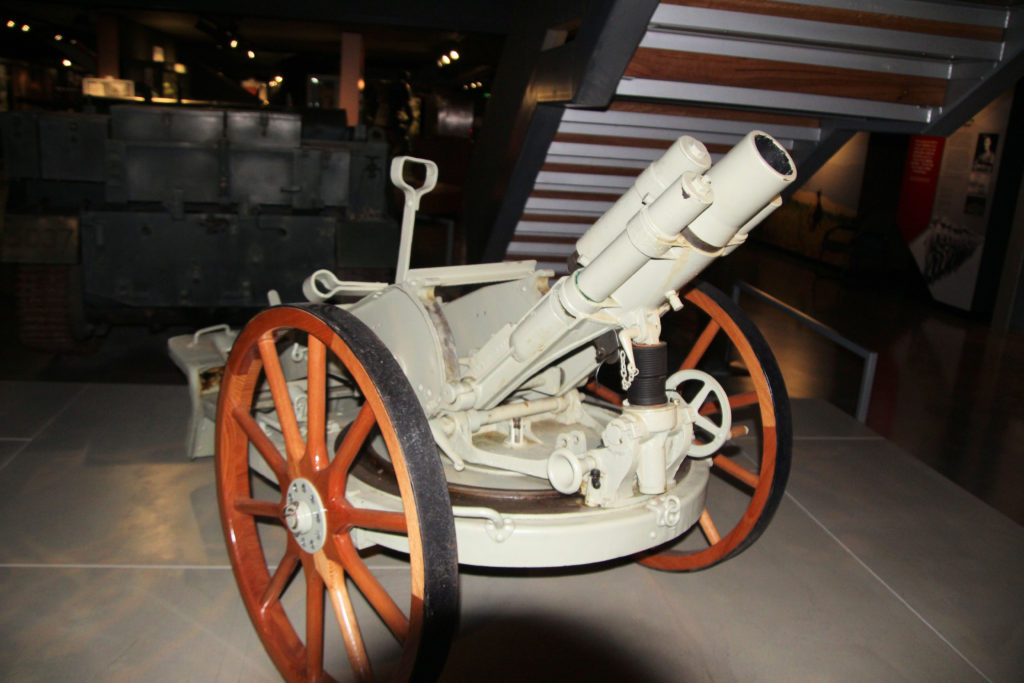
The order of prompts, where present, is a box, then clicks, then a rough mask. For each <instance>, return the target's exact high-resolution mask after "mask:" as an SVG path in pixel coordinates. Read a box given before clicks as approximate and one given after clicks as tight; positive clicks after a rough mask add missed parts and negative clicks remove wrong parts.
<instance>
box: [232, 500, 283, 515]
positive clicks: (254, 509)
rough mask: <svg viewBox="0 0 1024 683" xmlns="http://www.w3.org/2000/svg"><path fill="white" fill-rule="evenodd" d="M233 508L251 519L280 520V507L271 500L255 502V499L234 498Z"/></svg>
mask: <svg viewBox="0 0 1024 683" xmlns="http://www.w3.org/2000/svg"><path fill="white" fill-rule="evenodd" d="M234 508H235V510H237V511H238V512H241V513H242V514H245V515H251V516H253V517H272V518H274V519H280V518H281V508H280V506H279V505H278V504H277V503H275V502H274V501H271V500H256V499H255V498H236V499H235V502H234Z"/></svg>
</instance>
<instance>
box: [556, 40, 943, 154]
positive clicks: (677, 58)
mask: <svg viewBox="0 0 1024 683" xmlns="http://www.w3.org/2000/svg"><path fill="white" fill-rule="evenodd" d="M625 75H626V76H632V77H634V78H651V79H656V80H663V81H681V82H686V83H706V84H708V85H725V86H732V87H737V88H756V89H758V90H776V91H781V92H798V93H804V94H808V95H828V96H832V97H849V98H854V99H860V100H874V101H879V102H896V103H899V104H912V105H923V106H930V107H932V106H940V105H941V104H942V103H943V100H944V99H945V93H946V82H945V81H944V80H942V79H940V78H915V77H911V76H903V75H900V74H883V73H878V72H875V71H859V70H854V69H836V68H832V67H823V66H818V65H815V64H793V63H789V62H775V61H770V60H765V59H749V58H746V57H725V56H721V55H705V54H697V53H692V52H676V51H674V50H660V49H653V48H640V49H638V50H637V51H636V54H634V55H633V59H632V61H630V63H629V66H627V67H626V74H625ZM556 139H557V138H556Z"/></svg>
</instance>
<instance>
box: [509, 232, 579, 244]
mask: <svg viewBox="0 0 1024 683" xmlns="http://www.w3.org/2000/svg"><path fill="white" fill-rule="evenodd" d="M577 239H579V238H578V237H565V236H561V235H524V234H522V233H518V232H517V233H516V234H515V235H513V236H512V241H513V242H544V243H551V244H576V240H577Z"/></svg>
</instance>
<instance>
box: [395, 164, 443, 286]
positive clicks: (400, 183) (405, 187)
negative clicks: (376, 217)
mask: <svg viewBox="0 0 1024 683" xmlns="http://www.w3.org/2000/svg"><path fill="white" fill-rule="evenodd" d="M406 163H413V164H423V166H424V168H426V171H427V175H426V178H424V180H423V184H422V185H420V186H419V187H413V186H412V185H410V184H409V183H407V182H406V181H405V175H404V172H405V164H406ZM391 182H393V183H394V184H395V187H398V188H401V190H402V192H403V193H405V206H404V208H403V209H402V235H401V237H400V238H399V240H398V266H397V268H396V269H395V283H400V282H404V281H405V278H406V275H408V273H409V258H410V256H411V255H412V232H413V228H414V225H415V223H416V212H417V211H419V208H420V197H422V196H423V195H425V194H426V193H428V192H430V191H431V190H433V189H434V186H435V185H437V164H435V163H434V162H433V161H429V160H427V159H417V158H416V157H409V156H401V157H395V158H394V159H392V161H391Z"/></svg>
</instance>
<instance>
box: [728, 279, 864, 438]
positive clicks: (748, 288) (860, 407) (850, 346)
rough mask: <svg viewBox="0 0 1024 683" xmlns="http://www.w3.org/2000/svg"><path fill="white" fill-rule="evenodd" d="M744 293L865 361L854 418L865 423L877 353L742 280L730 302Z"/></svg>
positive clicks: (735, 286)
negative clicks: (769, 305)
mask: <svg viewBox="0 0 1024 683" xmlns="http://www.w3.org/2000/svg"><path fill="white" fill-rule="evenodd" d="M741 292H747V293H748V294H751V295H753V296H755V297H757V298H758V299H761V300H762V301H764V302H765V303H768V304H771V305H772V306H774V307H775V308H777V309H779V310H780V311H782V312H783V313H785V314H786V315H788V316H790V317H792V318H794V319H796V320H798V321H799V322H801V323H803V324H804V325H806V326H807V327H809V328H811V329H812V330H814V331H815V332H817V333H818V334H820V335H822V336H823V337H825V338H826V339H829V340H830V341H833V342H835V343H836V344H838V345H839V346H841V347H843V348H844V349H846V350H847V351H850V352H852V353H854V354H856V355H858V356H860V357H861V358H863V359H864V367H863V369H862V370H861V376H860V391H859V392H858V396H857V413H856V418H857V419H858V420H859V421H860V422H862V423H863V422H865V421H866V420H867V417H868V407H869V406H870V404H871V388H872V386H873V385H874V383H875V369H876V367H877V366H878V352H877V351H871V350H870V349H866V348H864V347H863V346H861V345H860V344H858V343H856V342H854V341H851V340H849V339H847V338H846V337H844V336H843V335H842V334H840V333H839V332H838V331H836V330H835V329H833V328H831V327H829V326H828V325H825V324H824V323H822V322H820V321H818V320H815V319H814V318H812V317H811V316H809V315H807V314H806V313H804V312H803V311H801V310H798V309H796V308H794V307H792V306H790V305H789V304H787V303H785V302H784V301H780V300H779V299H776V298H775V297H774V296H772V295H771V294H768V293H767V292H764V291H761V290H760V289H758V288H757V287H754V286H753V285H750V284H748V283H746V282H743V281H742V280H737V281H736V282H735V283H734V284H733V286H732V300H733V301H735V302H736V303H737V304H739V302H740V293H741Z"/></svg>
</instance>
